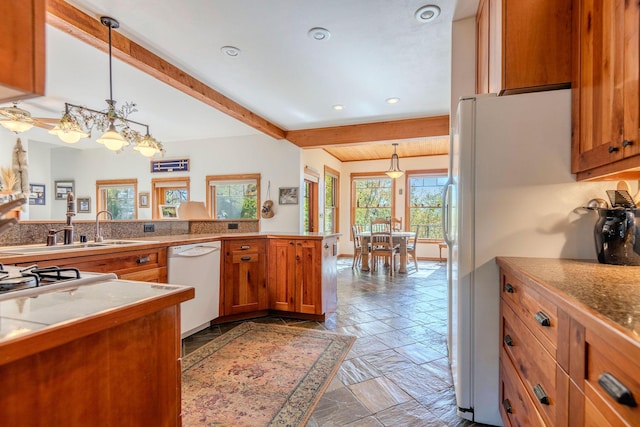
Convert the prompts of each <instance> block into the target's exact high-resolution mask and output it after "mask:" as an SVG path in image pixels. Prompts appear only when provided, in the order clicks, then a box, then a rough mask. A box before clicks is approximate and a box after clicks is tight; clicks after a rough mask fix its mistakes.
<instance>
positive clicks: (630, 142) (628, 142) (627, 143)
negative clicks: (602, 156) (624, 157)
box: [622, 139, 633, 147]
mask: <svg viewBox="0 0 640 427" xmlns="http://www.w3.org/2000/svg"><path fill="white" fill-rule="evenodd" d="M630 145H633V141H629V140H628V139H625V140H624V141H622V146H623V147H628V146H630Z"/></svg>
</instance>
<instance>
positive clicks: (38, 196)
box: [29, 184, 46, 206]
mask: <svg viewBox="0 0 640 427" xmlns="http://www.w3.org/2000/svg"><path fill="white" fill-rule="evenodd" d="M45 189H46V186H45V185H44V184H29V204H30V205H39V206H43V205H44V204H45V203H46V198H45Z"/></svg>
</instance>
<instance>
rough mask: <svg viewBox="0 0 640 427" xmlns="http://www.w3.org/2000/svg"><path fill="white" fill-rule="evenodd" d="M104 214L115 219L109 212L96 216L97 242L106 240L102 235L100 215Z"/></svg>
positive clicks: (101, 212)
mask: <svg viewBox="0 0 640 427" xmlns="http://www.w3.org/2000/svg"><path fill="white" fill-rule="evenodd" d="M103 213H104V214H107V215H108V216H109V217H110V218H111V219H113V214H112V213H111V212H109V211H99V212H98V213H97V214H96V238H95V241H96V242H102V241H103V240H104V238H103V237H102V235H101V234H100V214H103Z"/></svg>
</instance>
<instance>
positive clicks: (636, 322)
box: [496, 257, 640, 340]
mask: <svg viewBox="0 0 640 427" xmlns="http://www.w3.org/2000/svg"><path fill="white" fill-rule="evenodd" d="M496 260H497V262H498V264H499V265H500V266H502V267H510V268H512V269H516V270H519V271H520V272H521V273H523V274H525V275H526V276H528V277H530V278H531V279H533V280H535V281H536V282H538V283H541V284H542V285H543V286H546V287H547V288H548V289H550V290H552V291H553V290H554V291H560V292H561V293H562V294H564V295H566V296H567V297H568V299H567V300H568V302H569V304H571V303H572V302H577V303H578V304H580V305H582V306H584V307H585V308H587V309H589V310H590V311H591V312H592V313H594V314H596V315H598V316H600V317H602V318H604V319H605V320H609V321H610V322H613V323H615V324H616V325H617V326H619V327H621V328H622V329H623V330H626V331H627V333H629V332H630V333H631V334H630V335H631V336H633V337H635V339H636V340H640V267H633V266H619V265H610V264H600V263H598V262H597V261H589V260H570V259H552V258H548V259H547V258H517V257H498V258H496Z"/></svg>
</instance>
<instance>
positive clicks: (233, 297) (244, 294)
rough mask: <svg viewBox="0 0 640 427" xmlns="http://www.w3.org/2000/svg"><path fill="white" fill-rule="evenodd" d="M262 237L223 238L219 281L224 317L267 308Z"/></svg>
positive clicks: (264, 254) (267, 299) (267, 296)
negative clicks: (222, 262)
mask: <svg viewBox="0 0 640 427" xmlns="http://www.w3.org/2000/svg"><path fill="white" fill-rule="evenodd" d="M265 252H266V251H265V240H264V239H241V240H231V241H229V240H226V241H223V253H224V266H223V274H222V277H223V280H222V284H221V298H220V303H221V310H220V313H222V315H224V316H230V315H234V314H241V313H250V312H258V311H262V310H266V309H267V308H269V295H268V293H267V281H266V277H265V276H266V264H265V259H266V258H265V256H266V253H265Z"/></svg>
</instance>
